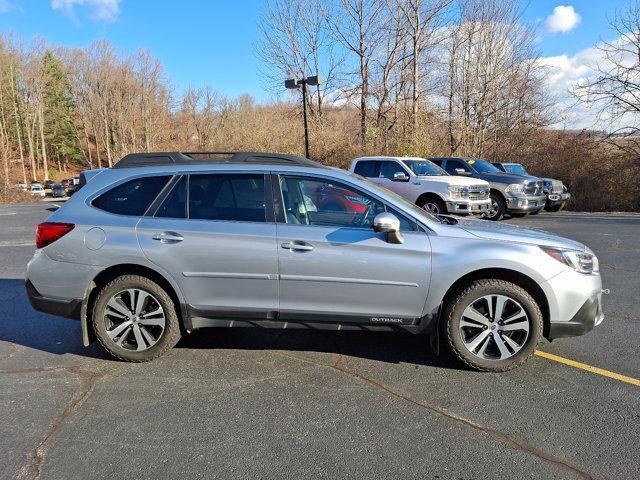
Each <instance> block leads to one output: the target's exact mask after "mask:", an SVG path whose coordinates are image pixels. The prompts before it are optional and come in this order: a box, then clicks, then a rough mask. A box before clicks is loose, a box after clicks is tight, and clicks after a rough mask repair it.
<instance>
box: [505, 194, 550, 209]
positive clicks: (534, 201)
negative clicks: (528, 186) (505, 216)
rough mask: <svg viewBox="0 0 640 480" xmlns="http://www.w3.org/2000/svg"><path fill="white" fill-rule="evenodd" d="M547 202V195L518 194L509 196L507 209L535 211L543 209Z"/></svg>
mask: <svg viewBox="0 0 640 480" xmlns="http://www.w3.org/2000/svg"><path fill="white" fill-rule="evenodd" d="M546 203H547V196H546V195H538V196H532V195H531V196H529V195H518V196H513V197H507V210H508V211H509V212H522V213H527V212H535V211H536V210H541V209H543V208H544V206H545V204H546Z"/></svg>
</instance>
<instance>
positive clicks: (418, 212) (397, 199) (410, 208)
mask: <svg viewBox="0 0 640 480" xmlns="http://www.w3.org/2000/svg"><path fill="white" fill-rule="evenodd" d="M348 173H349V175H352V176H354V177H356V178H357V179H358V180H360V181H361V182H364V183H366V184H367V187H368V188H369V189H370V190H371V191H372V192H373V193H375V192H380V191H382V192H383V193H384V194H385V195H387V196H389V197H392V198H393V201H394V203H395V204H396V205H397V206H399V207H402V208H404V209H405V210H406V211H407V212H409V213H411V214H413V215H414V216H416V217H418V218H420V217H426V218H428V219H429V220H433V221H434V222H438V223H444V222H443V220H442V219H440V218H438V217H436V216H435V215H432V214H431V213H429V212H427V211H426V210H423V209H422V208H420V207H418V206H417V205H414V204H413V203H411V202H408V201H407V200H405V199H404V198H403V197H401V196H400V195H398V194H397V193H395V192H392V191H391V190H389V189H386V188H384V187H383V186H382V185H379V184H377V183H374V182H372V181H371V180H369V179H368V178H365V177H362V176H360V175H358V174H357V173H351V172H348Z"/></svg>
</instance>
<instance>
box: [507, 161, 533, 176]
mask: <svg viewBox="0 0 640 480" xmlns="http://www.w3.org/2000/svg"><path fill="white" fill-rule="evenodd" d="M504 168H505V170H506V171H507V172H509V173H517V174H518V175H529V174H528V173H527V171H526V170H525V168H524V167H523V166H522V165H520V164H519V163H505V164H504Z"/></svg>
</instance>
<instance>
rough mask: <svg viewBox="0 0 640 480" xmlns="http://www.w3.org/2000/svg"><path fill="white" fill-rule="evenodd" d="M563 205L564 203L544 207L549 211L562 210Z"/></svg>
mask: <svg viewBox="0 0 640 480" xmlns="http://www.w3.org/2000/svg"><path fill="white" fill-rule="evenodd" d="M562 207H564V205H562V204H561V205H553V206H550V207H544V209H545V210H546V211H547V212H559V211H560V210H562Z"/></svg>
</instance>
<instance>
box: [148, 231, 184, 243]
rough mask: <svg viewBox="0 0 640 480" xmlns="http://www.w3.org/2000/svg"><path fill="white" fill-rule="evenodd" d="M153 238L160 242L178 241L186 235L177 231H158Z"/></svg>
mask: <svg viewBox="0 0 640 480" xmlns="http://www.w3.org/2000/svg"><path fill="white" fill-rule="evenodd" d="M152 238H153V239H154V240H158V241H159V242H160V243H178V242H181V241H182V240H184V237H183V236H182V235H180V234H179V233H177V232H162V233H156V234H155V235H154V236H153V237H152Z"/></svg>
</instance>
